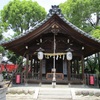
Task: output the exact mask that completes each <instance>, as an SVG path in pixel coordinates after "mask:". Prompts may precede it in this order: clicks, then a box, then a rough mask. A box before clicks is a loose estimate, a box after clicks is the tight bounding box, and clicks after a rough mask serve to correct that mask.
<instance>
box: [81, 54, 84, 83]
mask: <svg viewBox="0 0 100 100" xmlns="http://www.w3.org/2000/svg"><path fill="white" fill-rule="evenodd" d="M81 60H82V61H81V62H82V79H83V84H84V56H83V55H82V58H81Z"/></svg>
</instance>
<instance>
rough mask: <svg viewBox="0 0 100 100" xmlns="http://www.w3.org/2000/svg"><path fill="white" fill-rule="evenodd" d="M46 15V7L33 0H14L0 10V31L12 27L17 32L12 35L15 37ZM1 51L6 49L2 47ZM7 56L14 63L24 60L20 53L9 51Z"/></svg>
mask: <svg viewBox="0 0 100 100" xmlns="http://www.w3.org/2000/svg"><path fill="white" fill-rule="evenodd" d="M45 16H46V11H45V9H44V8H43V7H41V6H40V5H39V4H38V3H37V2H33V1H32V0H12V1H10V2H9V3H8V4H7V5H5V6H4V8H3V10H1V12H0V33H3V32H7V31H8V30H9V29H12V30H13V31H14V32H15V34H14V36H12V38H14V37H15V36H16V35H19V34H21V33H23V32H25V31H26V30H27V29H29V28H31V27H33V26H34V25H36V24H37V23H38V22H40V21H41V20H43V19H44V18H45ZM1 37H2V34H1V35H0V39H1ZM9 39H10V38H7V39H5V40H9ZM0 51H1V52H3V51H4V49H3V48H2V47H0ZM6 56H7V57H8V59H10V61H11V62H13V63H16V61H17V63H18V62H19V61H22V60H21V57H20V56H19V55H15V54H13V53H12V52H11V51H9V52H7V53H6Z"/></svg>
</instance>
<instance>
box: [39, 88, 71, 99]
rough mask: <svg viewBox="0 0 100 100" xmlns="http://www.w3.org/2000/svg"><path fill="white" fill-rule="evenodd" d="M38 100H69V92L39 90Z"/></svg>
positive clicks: (63, 90)
mask: <svg viewBox="0 0 100 100" xmlns="http://www.w3.org/2000/svg"><path fill="white" fill-rule="evenodd" d="M38 100H71V91H70V90H65V89H40V91H39V96H38Z"/></svg>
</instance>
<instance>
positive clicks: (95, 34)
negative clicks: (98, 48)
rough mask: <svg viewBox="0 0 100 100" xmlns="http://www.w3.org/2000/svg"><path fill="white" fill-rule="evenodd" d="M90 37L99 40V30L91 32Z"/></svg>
mask: <svg viewBox="0 0 100 100" xmlns="http://www.w3.org/2000/svg"><path fill="white" fill-rule="evenodd" d="M91 35H92V36H93V37H95V38H97V39H100V29H95V30H93V31H92V32H91Z"/></svg>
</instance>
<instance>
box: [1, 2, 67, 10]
mask: <svg viewBox="0 0 100 100" xmlns="http://www.w3.org/2000/svg"><path fill="white" fill-rule="evenodd" d="M0 1H1V2H0V10H2V9H3V7H4V5H6V4H7V3H8V2H9V1H10V0H0ZM33 1H37V2H38V4H39V5H41V6H42V7H44V8H45V10H46V11H47V12H48V11H49V9H50V8H51V5H59V4H60V3H63V2H65V1H66V0H33Z"/></svg>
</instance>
